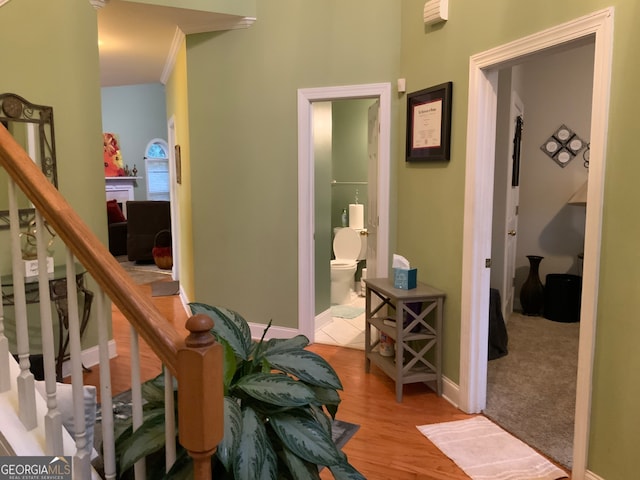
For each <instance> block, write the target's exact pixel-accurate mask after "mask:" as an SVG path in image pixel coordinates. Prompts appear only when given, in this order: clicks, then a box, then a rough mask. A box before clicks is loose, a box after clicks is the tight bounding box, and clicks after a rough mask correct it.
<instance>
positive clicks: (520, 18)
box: [396, 0, 640, 480]
mask: <svg viewBox="0 0 640 480" xmlns="http://www.w3.org/2000/svg"><path fill="white" fill-rule="evenodd" d="M610 5H613V6H614V7H615V9H616V11H615V31H614V34H615V39H614V56H613V73H612V91H611V105H610V122H609V138H608V153H607V165H606V186H605V193H604V195H605V196H604V221H603V230H602V253H601V264H600V284H599V299H598V302H599V304H598V318H597V332H596V335H597V338H596V351H595V370H594V379H593V404H592V421H591V445H590V449H589V460H588V468H589V469H590V470H591V471H593V472H595V473H597V474H598V475H600V476H601V477H602V478H604V479H606V480H626V479H629V478H635V476H637V468H636V466H635V462H634V461H633V459H634V457H635V455H636V452H635V451H636V448H635V445H638V443H640V427H639V425H640V418H639V416H638V413H637V409H636V408H635V407H636V403H637V398H638V396H639V394H640V384H639V383H638V382H636V381H635V380H634V379H633V375H629V373H630V372H636V371H638V370H639V369H640V355H639V354H638V353H636V352H637V351H638V350H637V347H636V345H637V342H638V339H639V337H640V324H638V322H637V321H636V320H635V312H637V311H638V309H639V308H640V297H639V296H638V295H637V286H638V285H639V284H640V253H638V248H637V239H638V237H639V236H640V221H639V220H638V218H637V215H629V214H627V213H631V210H630V208H629V207H628V205H633V204H634V203H636V202H635V201H634V200H633V198H634V197H638V195H639V194H638V191H637V188H635V186H634V185H635V183H636V179H637V178H638V176H639V174H640V165H639V164H638V162H636V161H635V160H634V158H635V150H636V149H635V145H634V143H635V142H634V137H635V136H636V135H635V133H633V130H632V129H634V128H635V124H636V123H637V122H636V120H635V116H636V112H637V111H638V108H639V107H640V97H639V96H638V95H637V94H636V92H635V90H636V88H637V85H638V83H640V64H639V63H638V62H637V61H636V60H635V58H636V57H637V46H638V45H640V31H639V30H638V29H637V20H636V19H637V17H638V14H639V13H640V12H639V4H638V2H636V1H632V0H618V1H607V2H605V1H594V0H591V1H578V0H571V1H565V2H554V1H550V0H547V1H539V2H529V3H522V2H512V1H509V0H498V1H494V2H451V3H450V6H449V20H448V21H447V22H446V24H443V25H440V26H434V27H425V26H424V25H423V23H422V9H423V7H424V1H422V0H407V1H404V2H403V18H402V47H403V48H402V76H404V77H406V79H407V88H408V91H409V92H410V91H415V90H419V89H421V88H425V87H428V86H430V85H436V84H439V83H442V82H445V81H453V85H454V86H453V125H452V146H451V161H450V162H448V163H446V164H436V165H418V166H415V165H400V167H399V169H398V235H397V241H398V248H399V250H401V251H402V252H404V253H405V254H406V255H407V256H408V257H409V258H411V259H415V262H416V266H417V267H418V270H419V271H420V272H423V271H424V272H429V273H428V274H429V278H430V280H431V279H432V280H433V283H434V284H435V285H438V286H439V287H440V288H442V289H443V290H445V291H446V292H447V300H446V303H445V305H446V306H445V311H446V318H445V325H446V326H445V345H444V352H445V365H444V371H445V374H446V375H447V376H448V377H449V378H452V379H454V380H456V381H457V379H458V370H459V355H460V352H459V343H460V291H461V283H462V278H461V269H462V264H461V261H462V229H463V213H464V212H463V202H464V173H465V172H464V170H465V168H464V166H465V156H466V124H467V102H466V100H467V96H468V75H469V72H468V68H469V57H470V56H471V55H473V54H475V53H479V52H481V51H485V50H488V49H490V48H492V47H496V46H499V45H501V44H504V43H507V42H509V41H511V40H515V39H517V38H520V37H524V36H526V35H529V34H532V33H535V32H538V31H541V30H544V29H546V28H548V27H551V26H554V25H557V24H560V23H563V22H566V21H569V20H571V19H573V18H577V17H580V16H582V15H585V14H588V13H590V12H593V11H596V10H600V9H602V8H606V7H608V6H610ZM401 108H404V106H403V107H401ZM404 124H405V122H404V121H402V124H401V125H400V128H399V131H400V132H402V131H404ZM396 153H397V155H396V156H397V158H398V159H399V163H400V164H401V163H402V162H401V160H400V159H401V157H402V155H403V151H402V148H399V149H398V151H397V152H396ZM625 205H627V207H626V208H625ZM623 212H624V213H623ZM416 219H428V222H427V221H416ZM614 446H615V448H614Z"/></svg>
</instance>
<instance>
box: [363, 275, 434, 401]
mask: <svg viewBox="0 0 640 480" xmlns="http://www.w3.org/2000/svg"><path fill="white" fill-rule="evenodd" d="M365 285H366V293H365V298H366V307H365V317H366V323H365V372H369V370H370V367H371V363H373V364H374V365H376V366H378V367H379V368H380V369H381V370H382V371H383V372H384V373H385V374H387V375H389V377H391V378H392V379H393V380H394V381H395V383H396V400H397V401H398V402H401V401H402V386H403V385H405V384H407V383H417V382H425V383H429V384H430V386H432V384H434V385H433V386H434V387H435V388H434V390H435V391H436V392H437V394H438V395H442V371H441V364H442V345H441V338H440V335H441V332H442V319H443V305H444V298H445V294H444V292H442V291H440V290H438V289H436V288H433V287H431V286H429V285H426V284H424V283H421V282H418V285H417V287H416V288H414V289H411V290H401V289H397V288H394V286H393V281H392V280H391V279H388V278H373V279H366V280H365ZM387 307H390V308H392V309H393V310H395V316H388V315H385V314H384V313H385V312H384V310H385V309H386V308H387ZM431 312H434V317H435V320H434V321H431V322H430V321H429V319H428V317H429V314H430V313H431ZM393 322H395V324H393ZM387 323H391V324H387ZM372 329H375V330H376V331H378V332H382V333H384V334H385V335H387V336H389V337H390V338H392V339H394V340H395V354H394V356H392V357H387V356H383V355H381V354H380V353H379V351H378V350H377V348H379V343H380V342H379V340H378V338H377V335H372ZM419 341H422V342H423V343H424V345H422V346H420V347H418V348H417V349H416V348H414V347H413V346H411V345H409V343H410V342H419ZM431 350H434V351H435V361H434V362H433V363H432V362H429V361H428V360H426V358H425V356H426V354H427V353H428V352H430V351H431Z"/></svg>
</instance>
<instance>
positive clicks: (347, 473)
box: [329, 462, 367, 480]
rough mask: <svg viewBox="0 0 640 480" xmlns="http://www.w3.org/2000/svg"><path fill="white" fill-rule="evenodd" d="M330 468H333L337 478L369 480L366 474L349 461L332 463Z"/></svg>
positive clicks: (342, 479)
mask: <svg viewBox="0 0 640 480" xmlns="http://www.w3.org/2000/svg"><path fill="white" fill-rule="evenodd" d="M329 470H331V473H332V474H333V478H335V480H367V479H366V477H365V476H364V475H362V474H361V473H360V472H359V471H357V470H356V469H355V468H353V466H351V464H349V463H347V462H344V463H339V464H338V465H331V466H330V467H329Z"/></svg>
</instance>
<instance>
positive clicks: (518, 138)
mask: <svg viewBox="0 0 640 480" xmlns="http://www.w3.org/2000/svg"><path fill="white" fill-rule="evenodd" d="M523 124H524V120H523V119H522V115H518V118H516V127H515V130H514V133H513V155H512V156H511V158H512V160H513V170H512V171H511V186H512V187H517V186H519V185H520V148H521V145H522V126H523Z"/></svg>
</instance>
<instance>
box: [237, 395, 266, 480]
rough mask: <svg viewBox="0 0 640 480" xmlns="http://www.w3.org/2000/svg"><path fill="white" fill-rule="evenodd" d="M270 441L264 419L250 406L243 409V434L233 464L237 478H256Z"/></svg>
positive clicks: (238, 479) (249, 479)
mask: <svg viewBox="0 0 640 480" xmlns="http://www.w3.org/2000/svg"><path fill="white" fill-rule="evenodd" d="M268 442H269V439H268V437H267V431H266V430H265V428H264V424H263V423H262V420H260V418H259V417H258V415H257V414H256V412H254V411H253V409H251V408H250V407H247V408H243V409H242V434H241V435H240V445H239V447H238V452H237V454H236V456H235V459H234V460H235V461H234V464H233V474H234V477H235V479H236V480H256V479H257V478H259V477H260V474H261V472H262V467H263V465H264V461H265V458H266V456H267V453H266V449H267V447H266V445H267V443H268Z"/></svg>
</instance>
